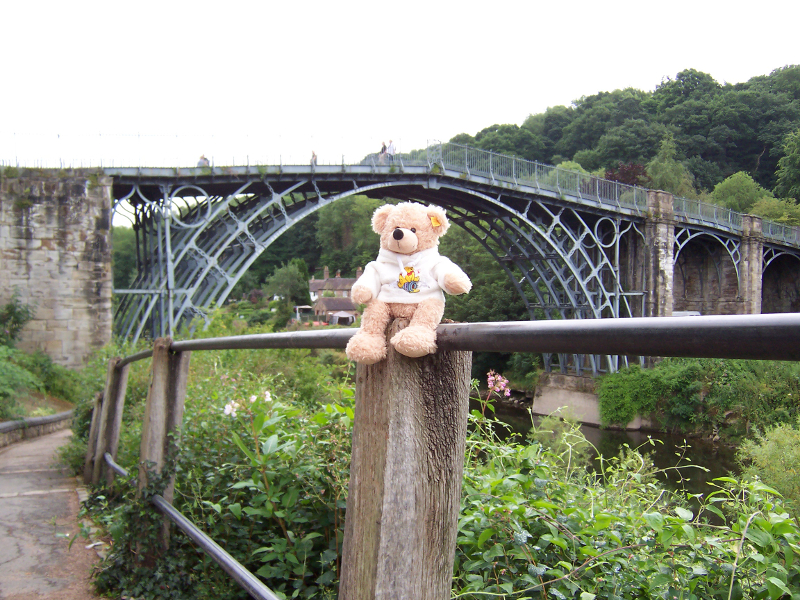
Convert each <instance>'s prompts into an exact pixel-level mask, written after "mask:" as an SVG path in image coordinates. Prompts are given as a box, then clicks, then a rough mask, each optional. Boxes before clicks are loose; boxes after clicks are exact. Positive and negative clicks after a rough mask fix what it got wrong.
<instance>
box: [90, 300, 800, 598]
mask: <svg viewBox="0 0 800 600" xmlns="http://www.w3.org/2000/svg"><path fill="white" fill-rule="evenodd" d="M231 323H232V321H228V320H226V319H224V318H221V316H219V315H218V316H217V317H216V318H215V319H214V321H213V322H212V327H211V331H210V332H207V333H209V334H211V335H221V334H225V333H226V332H228V329H229V327H230V326H231ZM118 351H119V348H117V349H114V350H113V351H109V352H108V353H109V354H114V353H117V352H118ZM145 362H146V361H145ZM739 363H741V364H739ZM347 364H348V363H347V362H346V360H344V359H343V358H342V357H341V353H335V352H325V353H320V354H315V353H312V352H308V351H303V352H301V351H286V352H276V351H245V350H242V351H218V352H196V353H194V354H193V357H192V364H191V367H190V376H189V389H188V391H187V399H190V401H188V402H187V405H186V412H185V418H184V429H183V434H182V447H181V453H180V456H178V457H175V460H174V470H175V473H176V487H175V500H174V504H175V506H176V508H178V509H179V510H180V511H181V512H183V513H184V514H185V515H187V517H189V518H190V519H191V520H193V521H194V522H196V523H198V524H199V526H200V527H201V528H202V529H203V530H205V531H206V532H207V533H208V534H209V535H210V536H211V537H212V538H213V539H215V540H216V541H217V542H218V543H219V544H220V545H222V546H223V547H225V548H226V550H228V551H229V552H230V553H231V554H233V556H234V557H235V558H237V560H239V561H240V562H242V563H243V564H244V565H245V566H246V567H247V568H248V569H250V570H251V571H253V572H256V573H258V576H259V577H261V578H262V579H263V580H264V581H265V583H266V584H267V585H268V586H269V587H270V588H271V589H273V590H275V591H276V592H277V593H278V594H279V596H282V597H287V598H288V597H300V598H334V597H335V596H336V591H337V590H336V588H337V585H338V578H339V572H340V562H339V561H340V556H341V543H342V539H343V519H344V509H345V499H346V492H347V481H348V477H349V474H348V464H349V455H350V438H351V426H352V420H353V416H354V413H353V388H352V384H351V383H350V380H349V379H347V378H345V379H340V378H337V376H335V375H334V373H336V372H337V371H338V373H339V375H344V376H345V377H347V370H346V366H345V365H347ZM134 366H136V365H132V367H134ZM343 366H345V367H344V370H342V367H343ZM715 368H717V369H718V370H719V373H718V374H719V375H720V377H719V378H720V384H719V385H720V386H723V387H724V386H726V385H728V386H729V385H730V384H731V382H733V381H735V380H738V379H741V378H742V373H745V372H747V371H748V365H747V364H746V363H744V361H737V364H729V365H727V366H726V365H725V364H724V363H723V362H722V361H718V364H716V367H715ZM89 371H90V373H92V379H95V378H97V377H99V375H100V374H101V372H102V369H101V368H100V365H99V362H98V363H96V364H92V365H90V367H89ZM145 371H146V370H145ZM696 371H697V369H696V367H693V366H692V365H691V364H684V365H680V364H678V365H674V366H673V368H672V369H671V371H670V375H669V376H663V377H662V379H663V380H665V381H667V382H670V381H671V382H672V385H673V388H674V389H679V388H680V387H681V386H684V387H689V386H690V383H691V381H693V380H695V379H696V378H697V377H696V375H697V373H696ZM725 373H726V374H727V375H726V376H725V377H722V376H721V374H725ZM140 380H143V381H144V385H142V382H141V381H140ZM146 380H147V377H146V372H145V376H144V377H142V376H141V375H140V374H136V373H134V372H133V371H132V372H131V379H129V382H132V383H133V387H134V390H133V393H131V392H130V391H129V395H128V400H129V401H128V402H126V410H125V415H124V417H123V418H124V426H123V432H124V435H123V439H122V441H121V448H120V453H119V456H120V459H119V460H120V462H121V464H123V465H126V466H128V468H129V470H130V471H131V472H132V473H135V472H136V468H135V467H136V463H137V460H138V458H137V454H136V451H135V447H136V446H137V445H138V441H139V435H140V433H139V431H138V429H137V428H136V425H137V422H141V419H142V415H141V407H142V405H143V397H142V395H143V394H142V392H143V391H146ZM495 383H497V382H496V381H495ZM661 385H662V387H663V386H666V385H667V384H666V383H662V384H661ZM500 387H502V386H500ZM712 387H713V386H712ZM141 388H144V390H143V389H141ZM486 406H487V407H490V406H491V403H490V402H488V401H487V403H486ZM491 412H492V411H491V410H489V411H486V410H484V411H479V410H476V411H473V412H472V414H471V415H470V427H469V429H468V431H469V433H468V439H467V444H466V454H465V476H464V486H463V492H462V509H461V513H460V517H459V522H458V533H457V549H456V559H455V573H454V579H453V593H454V597H462V598H475V599H478V598H482V597H486V595H487V594H495V595H499V596H508V597H519V598H545V597H547V598H551V597H555V598H560V597H562V596H563V597H570V598H581V599H582V600H586V599H589V598H653V599H655V598H665V597H667V598H672V597H684V598H687V599H688V598H716V597H721V598H727V597H728V593H729V591H730V590H733V596H732V597H740V598H762V597H771V598H779V597H780V596H781V594H782V593H785V591H786V590H792V589H797V588H798V586H800V572H798V566H799V565H800V563H799V562H798V561H797V560H793V557H794V555H795V553H800V531H799V530H798V525H797V523H796V521H794V520H793V519H791V518H790V517H789V515H788V514H787V513H786V511H785V509H784V508H783V505H782V503H781V500H780V498H779V497H777V496H776V492H774V491H773V490H772V489H771V488H770V487H768V486H767V485H764V484H763V483H761V482H758V481H750V480H742V481H738V480H735V479H732V478H722V479H718V480H715V482H714V485H712V486H711V487H710V488H709V491H708V493H707V494H705V495H704V496H703V497H701V498H694V500H695V501H696V502H698V503H699V504H698V506H699V508H694V509H691V510H690V509H689V508H687V504H686V502H687V500H689V498H688V497H687V496H686V495H685V494H682V493H679V492H676V493H673V492H668V491H666V490H664V489H663V488H661V487H660V485H659V484H657V483H656V481H655V479H654V475H655V473H656V470H655V469H654V467H653V464H652V462H651V461H649V460H648V459H647V457H646V456H643V455H642V454H641V453H640V452H638V451H636V450H631V449H627V450H626V451H625V452H623V453H622V454H621V455H620V456H618V457H616V458H612V459H605V458H601V459H599V462H598V466H597V467H596V468H594V469H592V470H589V469H587V468H586V463H587V458H586V457H587V449H589V444H588V443H587V442H586V439H585V438H584V437H583V436H582V435H581V434H580V432H579V431H578V430H577V429H576V427H575V426H574V425H573V424H571V423H570V422H569V421H564V420H559V419H556V418H552V419H548V420H545V421H543V422H542V423H540V425H539V426H538V427H536V428H535V429H534V431H533V432H532V434H531V440H529V443H526V444H519V443H516V442H514V441H512V442H508V441H501V440H500V439H499V438H498V436H497V432H498V431H499V430H500V428H501V424H500V423H499V422H497V421H495V420H493V419H492V418H489V417H487V416H486V415H488V414H491ZM131 430H132V431H133V432H134V434H133V435H128V432H129V431H131ZM681 460H682V459H681ZM683 466H685V465H684V464H683V462H679V463H678V464H677V465H676V467H674V468H682V467H683ZM162 485H163V480H160V481H159V480H158V479H157V478H156V479H155V480H154V481H152V482H151V485H150V486H148V488H147V490H146V492H145V497H146V496H147V495H148V494H151V493H155V492H157V491H159V489H160V486H162ZM122 486H124V487H122ZM120 487H121V489H128V490H130V491H127V492H124V493H123V494H122V495H120V494H119V492H115V491H114V490H96V491H95V493H94V494H93V496H92V498H91V500H90V503H89V507H88V509H87V510H88V511H89V512H90V513H91V514H92V515H93V517H94V518H95V520H96V521H98V522H100V523H101V524H103V525H104V526H105V527H106V529H107V531H108V533H109V534H110V535H111V536H112V537H113V538H114V544H113V546H112V551H111V553H110V555H109V557H108V559H107V560H106V561H104V563H103V564H102V566H101V567H100V570H99V572H98V575H97V584H98V587H99V589H100V590H101V591H102V592H104V593H106V594H111V595H115V596H116V595H127V596H129V597H131V596H132V597H137V598H141V599H151V598H159V599H160V598H172V599H183V598H187V599H188V598H193V599H198V600H204V599H208V598H220V597H224V598H241V599H242V600H243V599H244V598H245V597H246V594H245V593H244V592H242V591H241V590H239V589H238V588H237V587H236V586H235V584H233V582H232V581H231V579H230V578H229V577H228V576H227V575H225V574H224V573H223V572H222V571H221V570H220V569H219V568H217V567H216V566H214V565H213V563H211V562H210V561H209V559H207V558H206V557H204V556H203V555H202V554H200V553H199V551H198V550H197V549H196V548H194V547H193V545H192V544H191V542H189V541H188V539H187V538H185V537H184V536H183V535H181V534H180V533H178V532H177V531H175V530H174V529H173V532H172V537H171V542H170V549H169V552H166V553H164V552H163V551H161V550H160V546H159V545H158V532H159V531H160V528H161V523H162V520H161V517H160V516H158V515H157V513H156V512H155V511H154V510H153V509H152V507H150V506H149V505H147V504H146V503H145V502H143V501H139V500H136V499H135V498H134V497H133V496H134V492H133V491H132V490H133V489H134V488H135V476H134V477H132V478H131V481H130V482H120ZM709 517H712V518H714V519H715V523H716V524H715V525H714V526H710V525H707V524H706V522H707V519H708V518H709Z"/></svg>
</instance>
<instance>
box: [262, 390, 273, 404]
mask: <svg viewBox="0 0 800 600" xmlns="http://www.w3.org/2000/svg"><path fill="white" fill-rule="evenodd" d="M264 400H266V401H267V402H272V394H270V393H269V390H267V391H266V392H264Z"/></svg>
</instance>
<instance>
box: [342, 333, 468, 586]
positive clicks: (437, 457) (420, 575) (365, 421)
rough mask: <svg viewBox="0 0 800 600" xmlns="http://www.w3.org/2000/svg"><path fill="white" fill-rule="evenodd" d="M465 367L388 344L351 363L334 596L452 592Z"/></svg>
mask: <svg viewBox="0 0 800 600" xmlns="http://www.w3.org/2000/svg"><path fill="white" fill-rule="evenodd" d="M406 325H407V321H395V322H394V323H393V324H392V325H391V326H390V328H389V337H391V336H392V335H394V333H396V332H397V331H399V330H400V329H402V328H404V327H405V326H406ZM471 364H472V353H471V352H438V353H436V354H432V355H428V356H425V357H422V358H408V357H405V356H402V355H400V354H398V353H397V352H395V351H394V349H393V348H392V347H391V346H390V347H389V353H388V356H387V358H386V360H384V361H381V362H379V363H377V364H375V365H369V366H365V365H359V366H358V369H357V372H356V409H355V422H354V425H353V452H352V458H351V466H350V488H349V494H348V499H347V513H346V515H345V533H344V549H343V556H342V576H341V580H340V584H339V600H373V599H380V600H395V599H396V600H408V599H413V600H447V599H448V598H450V588H451V581H452V577H453V560H454V557H455V548H456V533H457V527H458V512H459V508H460V505H461V480H462V476H463V473H462V471H463V467H464V446H465V442H466V432H467V413H468V410H469V384H470V368H471Z"/></svg>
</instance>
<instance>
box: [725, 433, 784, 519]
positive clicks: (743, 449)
mask: <svg viewBox="0 0 800 600" xmlns="http://www.w3.org/2000/svg"><path fill="white" fill-rule="evenodd" d="M755 434H756V435H755V439H747V440H744V442H743V443H742V445H741V446H740V447H739V449H738V450H737V454H736V455H737V459H738V460H739V461H740V463H741V464H742V466H743V472H744V473H745V474H747V475H750V476H751V477H759V478H760V479H761V480H762V481H763V482H764V483H766V484H767V485H769V486H770V487H773V488H775V489H776V490H778V491H779V492H780V493H781V495H782V496H783V498H784V499H785V501H786V505H787V506H788V507H790V508H791V510H792V514H793V516H794V518H795V520H797V519H800V471H798V465H800V421H795V422H794V423H784V424H781V425H775V426H772V427H769V428H768V429H767V430H766V431H765V432H764V433H762V432H760V431H758V430H756V432H755Z"/></svg>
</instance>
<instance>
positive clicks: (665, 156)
mask: <svg viewBox="0 0 800 600" xmlns="http://www.w3.org/2000/svg"><path fill="white" fill-rule="evenodd" d="M676 152H677V151H676V148H675V140H674V139H673V137H672V134H668V135H667V136H665V137H664V139H663V140H662V141H661V148H660V149H659V151H658V154H656V156H655V158H653V160H651V161H650V162H649V163H647V173H648V175H649V176H650V182H651V186H652V187H653V188H655V189H658V190H664V191H666V192H672V193H673V194H675V195H676V196H684V197H688V198H694V197H695V196H696V195H697V192H696V191H695V189H694V185H693V184H692V175H691V174H690V173H689V171H688V170H687V169H686V167H684V166H683V164H681V163H680V162H678V160H677V159H676V158H675V155H676Z"/></svg>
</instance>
